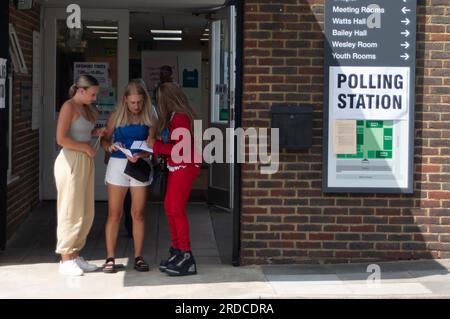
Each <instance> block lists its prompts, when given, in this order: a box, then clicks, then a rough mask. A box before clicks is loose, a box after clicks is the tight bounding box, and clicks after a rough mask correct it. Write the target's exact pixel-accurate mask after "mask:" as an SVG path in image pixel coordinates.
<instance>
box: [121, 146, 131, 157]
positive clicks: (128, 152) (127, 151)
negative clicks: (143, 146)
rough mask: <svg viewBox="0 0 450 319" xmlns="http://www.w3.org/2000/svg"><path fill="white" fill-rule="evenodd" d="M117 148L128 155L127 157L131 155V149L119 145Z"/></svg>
mask: <svg viewBox="0 0 450 319" xmlns="http://www.w3.org/2000/svg"><path fill="white" fill-rule="evenodd" d="M119 150H120V151H121V152H122V153H124V154H125V155H127V156H129V157H133V153H131V151H130V150H129V149H126V148H123V147H119Z"/></svg>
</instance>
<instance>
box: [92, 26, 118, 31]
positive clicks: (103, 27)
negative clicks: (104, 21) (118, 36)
mask: <svg viewBox="0 0 450 319" xmlns="http://www.w3.org/2000/svg"><path fill="white" fill-rule="evenodd" d="M86 28H88V29H107V30H110V29H112V30H117V29H118V28H119V27H112V26H101V25H87V26H86Z"/></svg>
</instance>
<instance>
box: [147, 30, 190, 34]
mask: <svg viewBox="0 0 450 319" xmlns="http://www.w3.org/2000/svg"><path fill="white" fill-rule="evenodd" d="M150 32H151V33H161V34H182V33H183V31H182V30H150Z"/></svg>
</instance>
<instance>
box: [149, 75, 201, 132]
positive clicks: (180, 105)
mask: <svg viewBox="0 0 450 319" xmlns="http://www.w3.org/2000/svg"><path fill="white" fill-rule="evenodd" d="M156 100H157V101H158V102H157V103H158V124H157V125H156V134H157V135H158V136H161V133H162V131H163V129H164V128H165V127H167V125H168V124H169V121H170V116H171V113H172V112H175V113H183V114H186V115H187V116H188V117H189V119H190V121H191V131H193V126H194V119H196V118H197V115H196V114H195V112H194V110H193V109H192V107H191V106H190V104H189V101H188V98H187V97H186V95H185V94H184V92H183V91H182V90H181V89H180V88H179V87H178V86H177V85H176V84H174V83H171V82H166V83H163V84H161V85H160V86H159V87H158V90H157V91H156Z"/></svg>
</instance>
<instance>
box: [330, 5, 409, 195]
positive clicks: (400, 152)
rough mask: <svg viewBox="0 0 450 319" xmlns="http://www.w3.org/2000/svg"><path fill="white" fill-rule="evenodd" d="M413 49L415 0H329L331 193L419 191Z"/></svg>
mask: <svg viewBox="0 0 450 319" xmlns="http://www.w3.org/2000/svg"><path fill="white" fill-rule="evenodd" d="M415 52H416V0H345V1H343V0H326V2H325V86H324V87H325V89H324V162H325V166H324V175H323V190H324V191H325V192H354V193H368V192H370V193H374V192H375V193H396V192H397V193H412V192H413V184H412V182H413V155H414V154H413V150H414V148H413V132H414V104H415V60H416V57H415ZM349 121H350V122H349ZM349 124H350V125H349Z"/></svg>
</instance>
